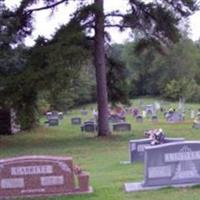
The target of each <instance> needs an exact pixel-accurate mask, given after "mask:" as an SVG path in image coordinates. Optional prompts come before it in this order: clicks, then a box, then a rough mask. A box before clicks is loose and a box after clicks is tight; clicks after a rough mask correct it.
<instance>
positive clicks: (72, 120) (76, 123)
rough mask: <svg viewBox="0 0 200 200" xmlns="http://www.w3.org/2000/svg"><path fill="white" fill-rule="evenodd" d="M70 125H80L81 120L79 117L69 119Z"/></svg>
mask: <svg viewBox="0 0 200 200" xmlns="http://www.w3.org/2000/svg"><path fill="white" fill-rule="evenodd" d="M71 123H72V124H73V125H80V124H81V118H80V117H73V118H71Z"/></svg>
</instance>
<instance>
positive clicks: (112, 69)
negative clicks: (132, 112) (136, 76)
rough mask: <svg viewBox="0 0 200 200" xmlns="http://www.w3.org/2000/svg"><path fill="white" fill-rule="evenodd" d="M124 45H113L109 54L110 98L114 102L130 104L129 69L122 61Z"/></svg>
mask: <svg viewBox="0 0 200 200" xmlns="http://www.w3.org/2000/svg"><path fill="white" fill-rule="evenodd" d="M122 50H123V45H113V46H112V47H111V48H110V49H109V51H108V55H107V67H108V71H107V80H108V83H107V85H108V98H109V101H110V102H112V103H113V104H116V103H123V104H129V96H128V93H129V86H128V79H127V77H128V71H127V69H126V66H125V63H124V62H123V61H122V57H121V54H122Z"/></svg>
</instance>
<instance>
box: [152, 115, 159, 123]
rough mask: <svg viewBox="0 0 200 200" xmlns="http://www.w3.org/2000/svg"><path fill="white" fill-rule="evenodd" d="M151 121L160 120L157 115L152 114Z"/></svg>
mask: <svg viewBox="0 0 200 200" xmlns="http://www.w3.org/2000/svg"><path fill="white" fill-rule="evenodd" d="M151 121H152V122H153V123H157V122H158V117H157V116H156V115H154V116H152V117H151Z"/></svg>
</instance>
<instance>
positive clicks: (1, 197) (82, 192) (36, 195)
mask: <svg viewBox="0 0 200 200" xmlns="http://www.w3.org/2000/svg"><path fill="white" fill-rule="evenodd" d="M91 193H93V188H92V187H91V186H90V187H89V190H88V191H74V192H71V193H63V194H61V193H52V194H30V195H20V196H1V194H0V200H9V199H17V198H25V197H26V198H33V197H55V196H71V195H81V194H91Z"/></svg>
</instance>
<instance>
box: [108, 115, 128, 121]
mask: <svg viewBox="0 0 200 200" xmlns="http://www.w3.org/2000/svg"><path fill="white" fill-rule="evenodd" d="M108 121H109V122H110V123H120V122H124V121H125V118H124V117H120V116H118V115H111V116H109V118H108Z"/></svg>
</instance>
